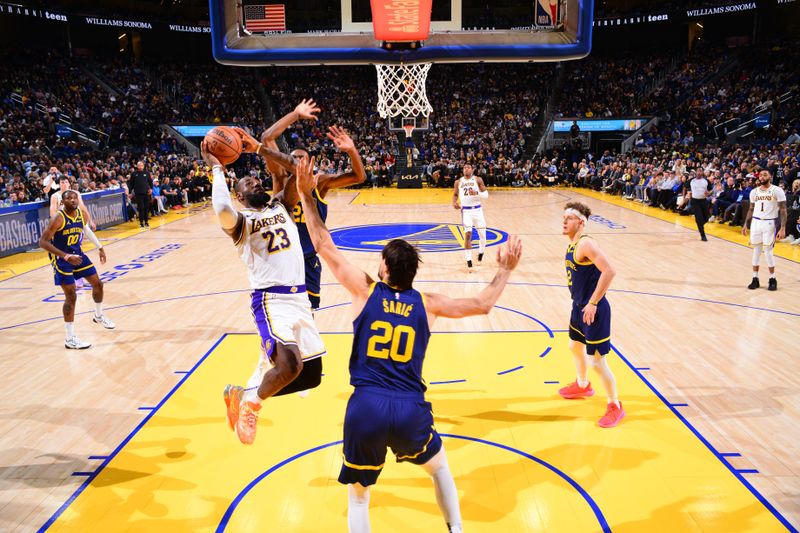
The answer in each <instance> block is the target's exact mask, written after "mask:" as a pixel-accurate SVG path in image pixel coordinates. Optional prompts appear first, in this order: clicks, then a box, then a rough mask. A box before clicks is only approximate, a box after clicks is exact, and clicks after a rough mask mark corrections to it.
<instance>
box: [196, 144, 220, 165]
mask: <svg viewBox="0 0 800 533" xmlns="http://www.w3.org/2000/svg"><path fill="white" fill-rule="evenodd" d="M200 155H201V156H203V161H205V162H206V165H208V166H210V167H212V168H213V167H215V166H217V165H220V166H222V167H224V166H225V165H223V164H222V163H220V162H219V159H217V157H216V156H215V155H214V154H212V153H211V152H209V151H208V147H207V146H206V142H205V141H203V142H201V143H200Z"/></svg>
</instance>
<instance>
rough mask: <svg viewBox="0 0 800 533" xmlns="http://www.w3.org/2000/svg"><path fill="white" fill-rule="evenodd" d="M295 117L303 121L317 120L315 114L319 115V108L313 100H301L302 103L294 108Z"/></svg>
mask: <svg viewBox="0 0 800 533" xmlns="http://www.w3.org/2000/svg"><path fill="white" fill-rule="evenodd" d="M294 112H295V113H297V116H298V117H300V118H302V119H305V120H318V118H317V116H316V114H315V113H319V107H317V103H316V102H315V101H314V99H313V98H308V99H303V101H302V102H300V103H299V104H297V107H295V108H294Z"/></svg>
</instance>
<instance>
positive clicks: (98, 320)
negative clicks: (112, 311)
mask: <svg viewBox="0 0 800 533" xmlns="http://www.w3.org/2000/svg"><path fill="white" fill-rule="evenodd" d="M92 320H93V321H94V323H95V324H100V325H101V326H103V327H104V328H106V329H114V328H115V327H117V326H116V324H114V323H113V322H112V321H111V319H109V318H108V317H107V316H106V315H103V316H97V315H93V317H92Z"/></svg>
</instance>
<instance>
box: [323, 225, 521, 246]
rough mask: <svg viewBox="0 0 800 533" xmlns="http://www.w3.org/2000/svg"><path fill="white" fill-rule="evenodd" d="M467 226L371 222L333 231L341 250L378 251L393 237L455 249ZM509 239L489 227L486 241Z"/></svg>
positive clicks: (475, 238) (475, 236)
mask: <svg viewBox="0 0 800 533" xmlns="http://www.w3.org/2000/svg"><path fill="white" fill-rule="evenodd" d="M464 235H465V231H464V228H463V227H462V226H460V225H458V224H435V223H430V222H429V223H420V224H371V225H368V226H349V227H346V228H338V229H335V230H333V231H331V237H333V242H334V243H335V244H336V246H337V247H338V248H339V249H340V250H350V251H353V252H379V251H381V250H382V249H383V247H384V246H385V245H386V244H387V243H388V242H389V241H391V240H392V239H403V240H405V241H408V242H409V243H411V244H413V245H414V246H416V247H417V248H419V250H420V251H422V252H455V251H459V250H463V249H464ZM472 240H473V246H476V247H477V245H478V232H477V231H475V230H473V232H472ZM507 240H508V233H506V232H505V231H500V230H499V229H494V228H486V245H487V246H495V245H498V244H502V243H504V242H506V241H507Z"/></svg>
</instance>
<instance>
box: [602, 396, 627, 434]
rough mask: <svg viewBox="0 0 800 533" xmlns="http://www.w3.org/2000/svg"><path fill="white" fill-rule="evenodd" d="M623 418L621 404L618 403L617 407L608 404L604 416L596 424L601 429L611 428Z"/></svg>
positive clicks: (623, 410) (623, 412) (623, 413)
mask: <svg viewBox="0 0 800 533" xmlns="http://www.w3.org/2000/svg"><path fill="white" fill-rule="evenodd" d="M623 418H625V409H623V408H622V402H619V407H617V406H616V404H614V403H613V402H612V403H610V404H608V407H607V408H606V414H604V415H603V418H601V419H600V421H599V422H598V423H597V425H599V426H600V427H601V428H613V427H614V426H616V425H617V424H619V423H620V422H621V421H622V419H623Z"/></svg>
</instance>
